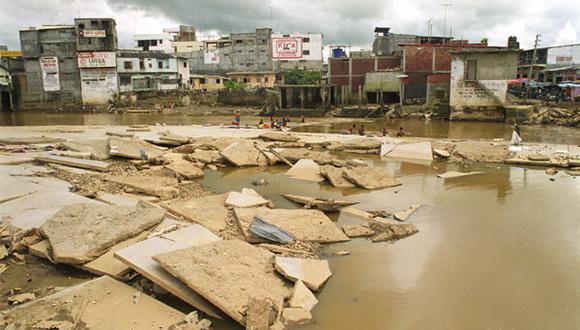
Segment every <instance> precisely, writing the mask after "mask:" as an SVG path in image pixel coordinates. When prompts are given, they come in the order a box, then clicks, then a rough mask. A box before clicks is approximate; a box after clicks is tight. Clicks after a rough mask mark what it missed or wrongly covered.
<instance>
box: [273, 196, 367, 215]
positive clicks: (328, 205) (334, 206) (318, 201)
mask: <svg viewBox="0 0 580 330" xmlns="http://www.w3.org/2000/svg"><path fill="white" fill-rule="evenodd" d="M283 196H284V197H285V198H286V199H289V200H291V201H293V202H295V203H298V204H302V205H304V208H307V209H319V210H321V211H324V212H336V211H339V210H340V209H341V208H343V207H345V206H350V205H355V204H358V202H351V201H341V200H334V199H325V198H314V197H308V196H300V195H293V194H284V195H283Z"/></svg>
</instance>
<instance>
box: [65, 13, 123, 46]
mask: <svg viewBox="0 0 580 330" xmlns="http://www.w3.org/2000/svg"><path fill="white" fill-rule="evenodd" d="M74 22H75V33H76V36H77V51H79V52H84V51H110V52H113V51H115V50H116V49H117V48H118V40H117V24H116V23H115V20H114V19H112V18H75V21H74Z"/></svg>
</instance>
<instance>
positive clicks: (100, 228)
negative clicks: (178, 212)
mask: <svg viewBox="0 0 580 330" xmlns="http://www.w3.org/2000/svg"><path fill="white" fill-rule="evenodd" d="M164 217H165V210H163V209H159V208H155V207H150V206H141V205H138V206H136V207H131V206H112V205H92V204H77V205H71V206H67V207H65V208H63V209H62V210H60V211H58V212H57V213H56V214H55V215H54V216H53V217H52V218H51V219H49V220H48V221H46V222H45V223H44V224H43V225H42V226H41V227H40V230H41V232H42V235H43V236H44V237H46V238H47V239H48V241H49V243H50V250H51V256H52V259H53V260H55V261H56V262H62V263H70V264H83V263H86V262H89V261H91V260H93V259H95V258H97V257H98V256H100V255H101V254H103V253H104V252H105V251H106V250H107V249H108V248H110V247H111V246H113V245H115V244H116V243H118V242H120V241H122V240H125V239H128V238H130V237H133V236H135V235H137V234H139V233H140V232H142V231H144V230H145V229H147V228H150V227H153V226H154V225H156V224H158V223H159V222H161V220H163V218H164Z"/></svg>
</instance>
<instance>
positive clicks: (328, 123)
mask: <svg viewBox="0 0 580 330" xmlns="http://www.w3.org/2000/svg"><path fill="white" fill-rule="evenodd" d="M260 119H265V120H269V118H267V117H255V116H242V125H250V126H253V125H257V123H258V122H259V121H260ZM232 120H233V117H232V116H203V115H194V114H177V113H172V114H163V113H151V114H146V113H130V114H108V113H40V112H3V113H0V126H48V125H79V126H82V125H85V126H109V125H155V124H166V125H192V124H197V125H220V124H225V125H229V124H230V123H231V122H232ZM353 124H354V125H357V127H358V126H360V125H364V126H365V130H366V132H367V133H373V132H374V133H377V134H378V132H379V131H381V130H382V129H383V128H387V129H388V130H389V132H390V134H391V135H394V134H395V133H396V131H397V130H398V129H399V127H403V129H404V130H405V131H406V132H407V133H409V134H411V135H412V136H418V137H431V138H451V139H495V138H503V139H506V140H509V139H510V138H511V134H512V130H513V127H512V125H511V124H506V123H492V122H456V121H454V122H451V121H443V120H428V121H425V120H420V119H405V120H401V119H385V118H379V119H345V118H326V117H325V118H307V119H306V125H305V126H299V127H293V128H292V130H293V131H296V132H310V133H342V132H344V131H346V130H348V129H349V128H350V127H351V126H352V125H353ZM292 126H297V125H296V124H291V127H292ZM522 138H523V140H524V142H544V143H557V144H571V145H579V144H580V129H577V128H570V127H557V126H522Z"/></svg>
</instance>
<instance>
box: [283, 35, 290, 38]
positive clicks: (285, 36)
mask: <svg viewBox="0 0 580 330" xmlns="http://www.w3.org/2000/svg"><path fill="white" fill-rule="evenodd" d="M282 37H284V38H290V35H289V34H283V35H282Z"/></svg>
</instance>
